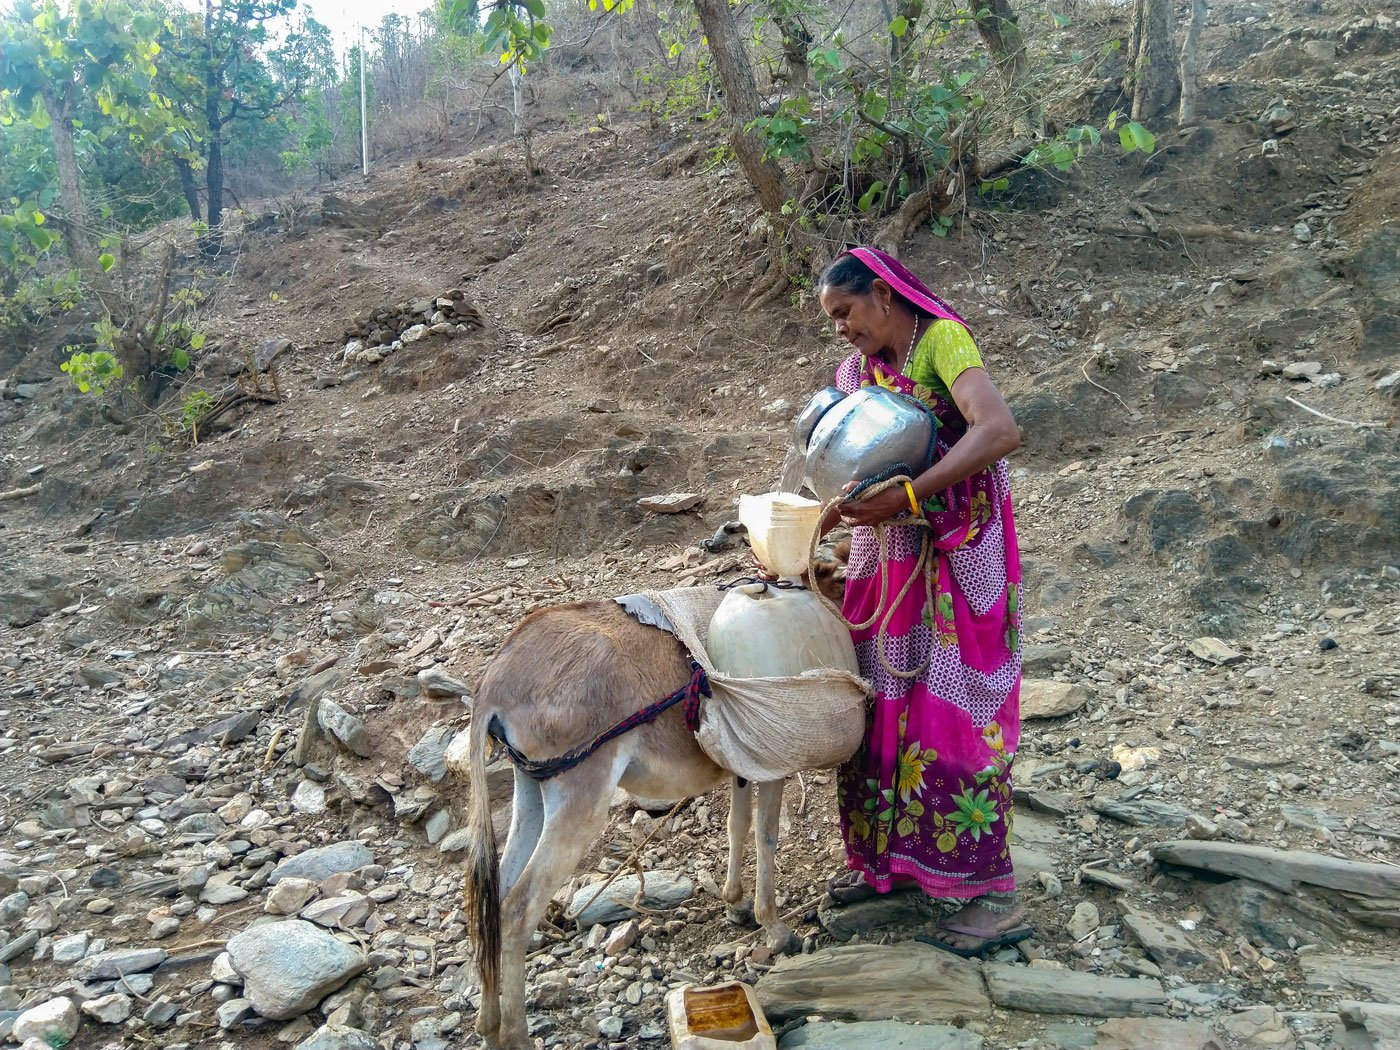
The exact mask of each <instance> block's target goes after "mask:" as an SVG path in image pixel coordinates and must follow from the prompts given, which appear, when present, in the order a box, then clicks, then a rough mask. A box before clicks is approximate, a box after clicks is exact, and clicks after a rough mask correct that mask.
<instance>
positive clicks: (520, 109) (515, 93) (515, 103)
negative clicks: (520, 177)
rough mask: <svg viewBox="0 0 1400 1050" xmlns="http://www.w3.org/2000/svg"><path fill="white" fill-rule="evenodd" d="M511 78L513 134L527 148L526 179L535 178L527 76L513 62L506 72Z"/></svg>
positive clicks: (517, 64)
mask: <svg viewBox="0 0 1400 1050" xmlns="http://www.w3.org/2000/svg"><path fill="white" fill-rule="evenodd" d="M506 73H507V74H508V75H509V76H510V113H511V118H512V120H513V122H514V123H513V125H512V133H513V134H514V135H515V137H516V138H518V139H519V140H520V143H521V145H523V146H524V147H525V177H526V178H527V179H533V178H534V177H535V157H534V154H533V153H532V152H531V150H530V129H529V126H528V125H527V124H526V122H525V74H524V73H522V72H520V65H519V63H515V62H512V63H511V65H510V68H509V69H507V70H506Z"/></svg>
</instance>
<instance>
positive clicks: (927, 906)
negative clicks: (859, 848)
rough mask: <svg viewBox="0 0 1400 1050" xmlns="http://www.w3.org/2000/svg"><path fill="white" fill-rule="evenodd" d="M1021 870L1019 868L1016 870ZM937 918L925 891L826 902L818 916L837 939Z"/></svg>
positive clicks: (906, 927) (903, 927)
mask: <svg viewBox="0 0 1400 1050" xmlns="http://www.w3.org/2000/svg"><path fill="white" fill-rule="evenodd" d="M1017 870H1018V871H1019V870H1020V869H1019V868H1018V869H1017ZM937 917H938V912H937V910H936V909H935V908H934V906H933V904H932V902H930V901H929V899H928V898H927V897H926V896H924V895H923V894H922V893H918V892H913V893H887V894H885V895H884V896H882V897H873V898H871V899H870V900H865V901H857V902H856V903H855V904H838V905H837V906H835V907H831V906H829V905H823V906H822V907H821V908H820V909H819V910H818V911H817V919H818V920H819V921H820V922H821V924H822V925H823V926H824V927H826V931H827V933H829V934H831V935H832V936H833V937H835V938H836V939H837V940H838V941H842V942H845V941H849V940H850V939H851V938H852V937H854V936H856V935H857V934H859V935H860V936H862V937H868V936H870V935H872V934H875V933H880V932H883V931H886V930H917V929H918V928H919V927H921V926H926V925H928V924H929V923H931V922H933V921H934V920H935V919H936V918H937Z"/></svg>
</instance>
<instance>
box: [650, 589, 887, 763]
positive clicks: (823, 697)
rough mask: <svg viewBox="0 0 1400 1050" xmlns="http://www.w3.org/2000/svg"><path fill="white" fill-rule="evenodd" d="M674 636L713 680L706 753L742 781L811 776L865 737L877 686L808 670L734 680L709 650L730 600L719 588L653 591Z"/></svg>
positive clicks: (703, 713)
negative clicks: (720, 611) (715, 623)
mask: <svg viewBox="0 0 1400 1050" xmlns="http://www.w3.org/2000/svg"><path fill="white" fill-rule="evenodd" d="M643 597H645V598H646V599H648V600H649V601H651V602H654V603H655V604H656V606H657V607H658V608H660V609H661V610H662V612H664V613H665V614H666V617H667V619H669V620H670V623H671V627H672V628H673V631H672V633H674V634H675V636H676V637H677V638H678V639H680V642H681V644H682V645H684V646H685V647H686V649H688V650H689V651H690V655H691V656H692V657H693V658H694V660H695V662H696V663H698V664H700V666H701V667H703V668H705V671H706V673H707V674H708V675H709V677H710V687H711V690H712V691H713V694H714V695H713V696H712V697H711V698H710V699H709V700H706V701H704V703H703V704H702V705H701V708H700V729H699V731H698V732H697V733H696V739H697V741H698V742H699V744H700V747H701V749H702V750H703V751H704V752H705V753H706V754H707V755H709V756H710V757H711V758H712V759H714V760H715V761H716V762H717V763H719V764H720V765H721V766H723V767H724V768H725V769H727V770H729V771H730V772H732V773H734V774H735V775H736V776H740V777H743V778H744V779H746V780H752V781H755V782H757V783H764V782H766V781H770V780H781V779H783V778H784V777H787V776H791V775H792V774H793V773H800V772H801V771H803V770H805V769H828V768H830V767H832V766H838V765H840V764H841V763H842V762H844V761H846V759H848V758H850V757H851V756H852V755H853V754H855V752H856V749H857V748H859V747H860V744H861V739H862V737H864V735H865V711H866V698H867V697H869V696H870V693H871V690H870V686H869V684H868V683H867V682H866V681H865V680H864V679H862V678H858V677H857V676H856V675H853V674H851V673H850V672H848V671H840V670H819V671H808V672H806V673H805V674H802V675H799V676H797V677H787V678H731V677H729V676H728V675H725V674H722V673H721V672H719V671H717V670H715V668H714V665H713V663H712V662H711V660H710V655H709V653H708V652H706V651H705V638H706V636H707V635H708V633H709V627H710V618H711V617H712V616H714V614H715V610H716V609H717V608H719V603H720V602H721V601H722V600H723V598H724V592H723V591H718V590H715V589H714V588H712V587H683V588H679V589H677V590H671V591H647V592H645V594H644V595H643Z"/></svg>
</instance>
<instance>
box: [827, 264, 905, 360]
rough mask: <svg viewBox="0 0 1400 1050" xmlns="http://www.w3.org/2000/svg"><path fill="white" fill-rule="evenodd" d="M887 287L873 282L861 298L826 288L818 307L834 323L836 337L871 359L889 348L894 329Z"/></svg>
mask: <svg viewBox="0 0 1400 1050" xmlns="http://www.w3.org/2000/svg"><path fill="white" fill-rule="evenodd" d="M890 294H891V293H890V288H889V285H887V284H885V282H884V281H880V280H876V281H875V282H874V283H873V284H872V285H871V287H870V291H869V292H866V293H865V294H864V295H852V294H851V293H849V292H843V291H841V290H840V289H837V288H833V287H831V286H830V285H827V286H826V287H825V288H823V289H822V293H821V304H822V309H823V310H825V311H826V316H828V317H830V318H831V319H832V321H834V322H835V323H836V334H837V335H839V336H840V337H841V338H842V339H844V340H846V342H848V343H850V344H851V345H852V346H853V347H855V348H856V349H857V350H859V351H860V352H861V353H862V354H864V355H865V356H866V357H872V356H875V355H877V354H879V353H881V352H882V351H884V350H887V349H889V348H890V347H891V346H892V345H893V344H892V343H891V333H892V329H893V327H894V322H893V321H892V314H891V311H890Z"/></svg>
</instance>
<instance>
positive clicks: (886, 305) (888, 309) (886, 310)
mask: <svg viewBox="0 0 1400 1050" xmlns="http://www.w3.org/2000/svg"><path fill="white" fill-rule="evenodd" d="M889 312H890V304H889V303H886V304H885V313H886V314H888V313H889Z"/></svg>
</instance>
